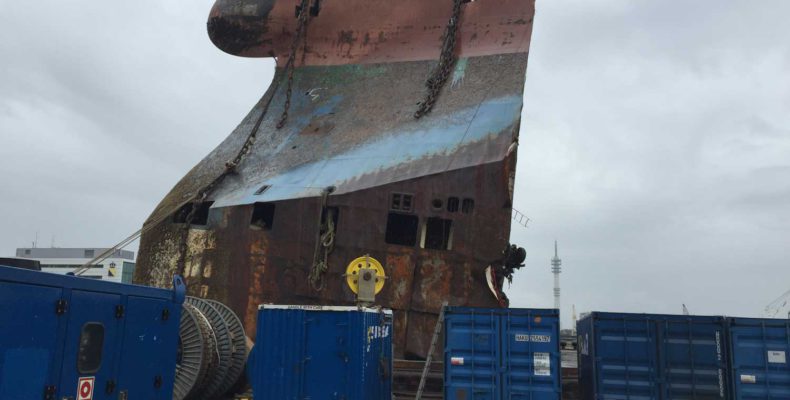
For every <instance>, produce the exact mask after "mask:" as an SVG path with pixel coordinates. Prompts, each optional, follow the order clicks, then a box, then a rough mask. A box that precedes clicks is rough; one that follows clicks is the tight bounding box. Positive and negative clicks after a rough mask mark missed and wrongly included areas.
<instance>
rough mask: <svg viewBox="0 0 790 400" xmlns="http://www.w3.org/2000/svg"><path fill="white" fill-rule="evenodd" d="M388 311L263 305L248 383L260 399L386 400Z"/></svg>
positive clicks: (389, 348)
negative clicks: (334, 399) (331, 399)
mask: <svg viewBox="0 0 790 400" xmlns="http://www.w3.org/2000/svg"><path fill="white" fill-rule="evenodd" d="M391 324H392V321H391V313H389V312H386V313H383V312H377V311H374V310H358V309H356V308H354V307H319V306H316V307H312V306H306V307H303V306H293V307H290V308H289V307H278V306H271V307H270V306H263V307H262V308H261V309H260V311H259V313H258V333H257V337H256V340H255V348H254V350H253V353H254V356H253V358H252V360H253V361H252V363H253V365H252V368H250V373H251V375H250V381H251V383H252V386H253V393H254V395H255V396H256V398H257V397H260V398H264V399H268V398H271V399H299V400H301V399H323V398H338V399H341V398H342V399H346V400H377V399H378V400H390V397H391V376H390V374H391V369H392V339H391V338H392V335H391V331H392V326H391Z"/></svg>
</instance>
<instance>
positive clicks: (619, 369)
mask: <svg viewBox="0 0 790 400" xmlns="http://www.w3.org/2000/svg"><path fill="white" fill-rule="evenodd" d="M576 329H577V333H578V335H579V338H578V340H579V344H578V352H579V386H580V390H581V395H582V398H584V399H591V400H592V399H599V400H602V399H725V398H729V383H728V382H729V380H728V374H729V371H728V368H727V365H728V363H727V355H726V347H727V346H726V344H727V341H726V334H727V326H726V320H725V319H724V318H721V317H703V316H687V315H682V316H681V315H651V314H620V313H600V312H595V313H592V314H590V315H588V316H586V317H584V318H583V319H582V320H580V321H578V323H577V324H576Z"/></svg>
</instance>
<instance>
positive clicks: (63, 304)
mask: <svg viewBox="0 0 790 400" xmlns="http://www.w3.org/2000/svg"><path fill="white" fill-rule="evenodd" d="M68 305H69V303H68V302H67V301H66V300H63V299H60V300H58V301H56V302H55V314H57V315H63V314H65V313H66V308H67V307H68Z"/></svg>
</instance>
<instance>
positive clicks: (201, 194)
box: [151, 80, 280, 277]
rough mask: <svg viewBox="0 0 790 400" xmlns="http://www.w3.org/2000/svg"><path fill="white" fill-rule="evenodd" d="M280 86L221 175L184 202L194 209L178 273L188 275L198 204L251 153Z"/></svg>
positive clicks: (184, 231) (185, 229)
mask: <svg viewBox="0 0 790 400" xmlns="http://www.w3.org/2000/svg"><path fill="white" fill-rule="evenodd" d="M279 86H280V81H279V80H275V82H274V87H273V88H272V90H271V91H270V92H269V93H270V95H269V97H268V98H267V99H266V101H265V103H264V105H263V109H262V110H261V115H260V116H259V117H258V120H257V121H255V126H253V128H252V130H251V131H250V134H249V135H247V138H246V139H245V140H244V144H243V145H242V146H241V148H240V149H239V151H238V152H237V153H236V156H235V157H233V159H231V160H229V161H227V162H226V163H225V168H224V169H223V171H222V173H220V174H219V176H217V177H216V178H214V179H213V180H212V181H211V182H209V183H208V184H207V185H205V186H203V187H201V188H200V189H199V190H198V191H197V192H196V193H195V195H194V196H192V197H191V198H190V199H189V200H187V202H185V203H184V205H186V204H190V203H191V204H192V209H191V210H189V213H188V214H187V216H186V218H185V219H184V225H183V227H182V228H181V241H180V243H179V249H178V260H177V261H176V269H177V270H178V273H179V274H180V275H181V276H184V277H186V275H185V272H186V271H185V269H186V257H187V251H188V248H189V245H188V241H189V229H190V227H191V225H192V220H193V219H194V218H195V213H196V212H197V210H198V206H199V205H200V204H201V203H203V202H204V201H206V198H207V197H208V196H209V195H210V194H211V192H212V191H214V189H215V188H216V187H217V185H219V184H220V183H221V182H222V180H223V179H225V177H226V176H228V175H230V174H232V173H235V172H236V169H237V168H238V166H239V165H240V164H241V162H242V161H244V158H245V157H246V156H247V154H249V152H250V150H251V149H252V146H253V145H254V144H255V139H256V137H257V136H258V131H259V130H260V128H261V124H262V123H263V119H264V117H266V114H267V113H268V112H269V106H270V105H271V104H272V99H274V95H275V94H276V93H277V89H278V88H279ZM180 207H183V205H182V206H179V208H180ZM176 211H178V209H176V210H174V211H173V212H176ZM170 214H172V212H171V213H167V214H164V215H170ZM159 222H161V221H156V222H155V223H152V224H151V225H156V224H158V223H159Z"/></svg>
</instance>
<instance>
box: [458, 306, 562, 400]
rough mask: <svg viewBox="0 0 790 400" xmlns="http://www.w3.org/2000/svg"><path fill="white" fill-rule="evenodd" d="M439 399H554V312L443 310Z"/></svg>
mask: <svg viewBox="0 0 790 400" xmlns="http://www.w3.org/2000/svg"><path fill="white" fill-rule="evenodd" d="M445 318H446V326H445V354H444V365H445V399H447V400H455V399H458V400H472V399H491V400H499V399H534V400H539V399H540V400H542V399H546V400H554V399H559V397H560V393H561V387H560V354H559V315H558V312H557V311H556V310H524V309H482V308H467V307H449V308H447V309H446V311H445Z"/></svg>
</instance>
